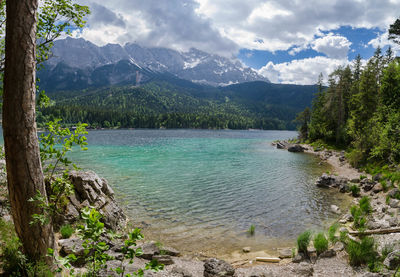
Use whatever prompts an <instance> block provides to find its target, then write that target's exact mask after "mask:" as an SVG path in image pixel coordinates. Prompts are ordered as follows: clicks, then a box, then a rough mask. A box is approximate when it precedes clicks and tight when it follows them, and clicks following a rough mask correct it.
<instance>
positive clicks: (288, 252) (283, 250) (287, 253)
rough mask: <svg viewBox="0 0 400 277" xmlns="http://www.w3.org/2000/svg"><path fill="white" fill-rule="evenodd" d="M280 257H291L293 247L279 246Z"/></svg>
mask: <svg viewBox="0 0 400 277" xmlns="http://www.w3.org/2000/svg"><path fill="white" fill-rule="evenodd" d="M278 257H279V258H281V259H286V258H291V257H292V249H291V248H278Z"/></svg>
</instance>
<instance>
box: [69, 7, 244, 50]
mask: <svg viewBox="0 0 400 277" xmlns="http://www.w3.org/2000/svg"><path fill="white" fill-rule="evenodd" d="M84 3H85V4H87V5H89V6H90V7H91V10H92V14H91V15H90V16H89V17H88V24H87V27H86V28H84V29H83V30H80V31H77V32H75V36H79V37H83V38H85V39H88V40H90V41H92V42H94V43H96V44H98V45H103V44H106V43H120V44H125V43H128V42H137V43H139V44H141V45H144V46H151V47H167V48H173V49H176V50H188V49H190V48H191V47H196V48H198V49H201V50H205V51H208V52H213V53H218V54H222V55H231V54H232V53H236V52H237V51H238V50H239V46H238V45H237V44H236V43H235V42H233V41H232V40H231V39H229V38H227V37H224V36H223V35H222V34H221V33H220V32H219V31H218V30H217V29H216V28H215V27H214V26H213V25H212V22H211V20H210V19H207V18H205V17H203V16H201V15H199V14H198V13H197V12H196V11H195V10H196V9H197V8H198V6H199V4H198V3H197V2H195V1H194V0H184V1H182V0H168V1H158V0H146V1H142V0H115V1H99V0H93V1H91V0H84Z"/></svg>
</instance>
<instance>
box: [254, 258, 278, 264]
mask: <svg viewBox="0 0 400 277" xmlns="http://www.w3.org/2000/svg"><path fill="white" fill-rule="evenodd" d="M256 261H257V262H267V263H279V262H280V261H281V259H279V258H271V257H256Z"/></svg>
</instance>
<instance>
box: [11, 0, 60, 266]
mask: <svg viewBox="0 0 400 277" xmlns="http://www.w3.org/2000/svg"><path fill="white" fill-rule="evenodd" d="M37 8H38V0H12V1H7V3H6V17H7V26H6V48H5V57H6V59H5V72H4V95H3V134H4V146H5V155H6V165H7V182H8V191H9V197H10V203H11V211H12V216H13V220H14V225H15V230H16V232H17V234H18V236H19V238H20V239H21V241H22V244H23V247H24V251H25V254H26V255H27V256H28V257H29V258H30V259H32V260H39V259H42V258H44V257H45V256H46V253H47V248H49V247H50V248H53V244H54V234H53V229H52V225H51V224H48V225H45V226H42V225H40V224H33V225H30V224H29V223H30V222H31V221H32V215H33V214H40V213H43V210H42V209H40V208H39V207H38V206H37V203H34V202H29V201H28V200H29V199H30V198H32V197H33V196H35V195H36V194H37V192H40V193H41V194H42V196H45V199H47V197H46V190H45V184H44V176H43V172H42V165H41V162H40V151H39V144H38V138H37V130H36V122H35V92H36V20H37Z"/></svg>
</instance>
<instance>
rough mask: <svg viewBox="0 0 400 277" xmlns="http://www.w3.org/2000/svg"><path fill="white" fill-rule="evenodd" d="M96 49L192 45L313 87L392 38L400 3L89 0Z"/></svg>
mask: <svg viewBox="0 0 400 277" xmlns="http://www.w3.org/2000/svg"><path fill="white" fill-rule="evenodd" d="M82 1H83V2H81V1H79V2H80V3H82V4H87V5H89V6H90V7H91V11H92V13H91V15H90V16H89V17H88V24H87V27H86V28H84V29H83V30H76V32H75V33H74V35H75V36H77V37H83V38H85V39H87V40H90V41H91V42H93V43H95V44H97V45H104V44H107V43H119V44H125V43H127V42H136V43H139V44H141V45H143V46H147V47H166V48H171V49H175V50H177V51H187V50H188V49H190V48H191V47H195V48H197V49H200V50H203V51H206V52H209V53H215V54H218V55H223V56H226V57H229V58H233V59H239V60H240V61H241V62H242V63H243V64H244V65H246V66H248V67H251V68H253V69H254V70H256V71H258V73H259V74H262V75H264V76H265V77H267V78H269V79H270V80H271V81H272V82H274V83H293V84H312V83H315V82H316V80H317V77H318V75H319V73H320V72H322V73H323V74H324V75H325V76H327V75H328V74H329V73H330V72H332V71H333V70H334V69H335V68H336V67H337V66H343V65H347V64H349V63H351V61H352V60H353V59H354V57H355V56H356V55H357V54H360V55H361V56H362V57H363V59H368V58H370V57H371V55H372V54H373V53H374V51H375V48H376V47H377V46H378V45H379V46H381V47H382V48H383V49H384V50H386V48H387V47H388V46H389V45H392V46H393V47H394V50H395V51H396V53H400V52H399V50H400V49H399V46H397V45H395V44H393V43H391V42H389V41H388V40H387V29H388V27H389V25H390V24H391V23H393V22H394V21H395V19H396V18H397V17H399V16H400V14H399V13H398V11H399V10H400V0H379V1H377V0H329V1H328V0H246V1H243V0H168V1H166V0H146V1H143V0H113V1H100V0H82Z"/></svg>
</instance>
